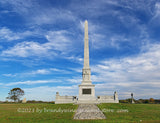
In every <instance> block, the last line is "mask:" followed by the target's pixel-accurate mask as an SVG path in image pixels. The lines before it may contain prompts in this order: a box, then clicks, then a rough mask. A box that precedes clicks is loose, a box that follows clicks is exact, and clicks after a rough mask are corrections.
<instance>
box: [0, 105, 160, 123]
mask: <svg viewBox="0 0 160 123" xmlns="http://www.w3.org/2000/svg"><path fill="white" fill-rule="evenodd" d="M98 107H99V108H100V109H101V110H102V111H104V114H105V115H106V117H107V119H106V120H83V121H82V120H80V121H77V120H73V116H74V113H75V111H76V109H77V108H78V105H72V104H47V103H38V104H32V103H31V104H0V123H30V122H33V123H35V122H42V123H48V122H49V123H51V122H52V123H72V122H79V123H80V122H84V123H88V122H89V123H97V122H98V123H101V122H102V123H105V122H109V123H110V122H113V123H117V122H121V123H127V122H134V123H135V122H153V123H155V122H157V123H160V104H121V103H119V104H99V105H98ZM62 111H63V112H62Z"/></svg>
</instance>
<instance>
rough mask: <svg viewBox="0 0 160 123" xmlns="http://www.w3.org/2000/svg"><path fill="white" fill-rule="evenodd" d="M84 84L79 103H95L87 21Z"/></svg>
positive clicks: (83, 70) (80, 91) (80, 87)
mask: <svg viewBox="0 0 160 123" xmlns="http://www.w3.org/2000/svg"><path fill="white" fill-rule="evenodd" d="M82 78H83V80H82V83H81V85H79V98H78V103H95V101H96V98H95V85H93V84H92V81H91V69H90V67H89V41H88V22H87V20H86V21H85V29H84V67H83V69H82Z"/></svg>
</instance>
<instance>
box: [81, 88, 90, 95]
mask: <svg viewBox="0 0 160 123" xmlns="http://www.w3.org/2000/svg"><path fill="white" fill-rule="evenodd" d="M82 94H91V89H83V90H82Z"/></svg>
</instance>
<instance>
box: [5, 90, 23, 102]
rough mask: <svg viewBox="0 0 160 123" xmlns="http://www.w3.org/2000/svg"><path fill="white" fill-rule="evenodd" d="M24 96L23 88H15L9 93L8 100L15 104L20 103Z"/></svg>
mask: <svg viewBox="0 0 160 123" xmlns="http://www.w3.org/2000/svg"><path fill="white" fill-rule="evenodd" d="M23 95H24V91H23V90H22V89H21V88H13V89H11V90H10V92H9V93H8V97H6V99H10V100H14V102H16V101H17V102H18V101H19V100H20V98H21V97H22V96H23Z"/></svg>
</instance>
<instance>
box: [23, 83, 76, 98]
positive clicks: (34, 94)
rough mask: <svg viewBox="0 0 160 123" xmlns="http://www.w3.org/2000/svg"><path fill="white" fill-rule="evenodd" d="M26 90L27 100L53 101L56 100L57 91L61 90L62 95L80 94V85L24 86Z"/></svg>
mask: <svg viewBox="0 0 160 123" xmlns="http://www.w3.org/2000/svg"><path fill="white" fill-rule="evenodd" d="M42 90H43V91H42ZM24 91H25V97H26V98H27V100H43V101H53V100H55V95H56V92H59V93H60V95H63V96H65V95H71V96H76V95H78V85H72V86H55V87H48V86H40V87H35V88H24ZM40 94H41V95H40ZM73 94H74V95H73Z"/></svg>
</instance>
